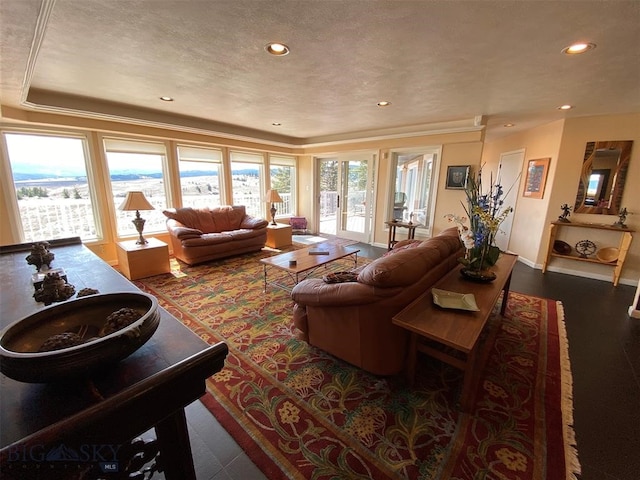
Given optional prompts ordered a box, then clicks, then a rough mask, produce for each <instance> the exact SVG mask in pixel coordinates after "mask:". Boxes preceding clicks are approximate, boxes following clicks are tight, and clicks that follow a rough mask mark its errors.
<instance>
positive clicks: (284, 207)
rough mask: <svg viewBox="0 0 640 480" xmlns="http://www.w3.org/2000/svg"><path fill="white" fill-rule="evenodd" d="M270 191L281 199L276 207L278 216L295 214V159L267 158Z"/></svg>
mask: <svg viewBox="0 0 640 480" xmlns="http://www.w3.org/2000/svg"><path fill="white" fill-rule="evenodd" d="M269 173H270V180H271V187H270V188H271V189H273V190H277V191H278V193H279V194H280V197H281V198H282V203H281V204H280V205H278V216H281V215H282V216H292V215H294V214H295V212H296V204H295V200H296V199H295V191H296V159H295V157H285V156H276V155H271V156H269Z"/></svg>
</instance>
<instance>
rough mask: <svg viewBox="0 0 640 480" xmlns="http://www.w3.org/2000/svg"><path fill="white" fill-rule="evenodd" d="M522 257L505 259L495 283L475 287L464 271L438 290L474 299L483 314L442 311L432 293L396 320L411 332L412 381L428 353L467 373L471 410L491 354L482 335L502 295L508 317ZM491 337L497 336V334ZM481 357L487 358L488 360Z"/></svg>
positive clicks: (464, 403)
mask: <svg viewBox="0 0 640 480" xmlns="http://www.w3.org/2000/svg"><path fill="white" fill-rule="evenodd" d="M517 259H518V257H517V255H510V254H506V253H503V254H501V255H500V258H499V259H498V262H497V263H496V265H495V266H494V267H493V268H492V270H493V271H494V272H495V273H496V274H497V278H496V279H495V280H494V281H493V282H491V283H473V282H470V281H468V280H465V279H463V278H462V276H461V275H460V268H461V267H458V268H456V269H454V270H452V271H451V272H449V273H448V274H447V275H445V276H444V277H443V278H442V279H441V280H439V281H438V282H437V283H436V284H435V285H433V287H434V288H439V289H442V290H448V291H451V292H456V293H472V294H473V295H474V297H475V300H476V304H477V306H478V308H479V311H477V312H475V311H466V310H455V309H445V308H441V307H439V306H437V305H435V304H434V303H433V295H432V293H431V289H429V290H427V291H426V292H425V293H424V294H423V295H421V296H420V297H418V298H417V299H416V300H415V301H413V302H412V303H411V304H409V305H408V306H407V307H406V308H404V310H402V311H401V312H400V313H398V314H397V315H395V316H394V317H393V320H392V321H393V323H394V324H395V325H398V326H399V327H402V328H404V329H406V330H408V331H409V332H410V334H411V335H410V340H409V352H408V357H407V377H408V379H409V382H410V383H413V382H414V380H415V370H416V356H417V352H418V351H420V352H423V353H426V354H428V355H430V356H432V357H434V358H437V359H439V360H441V361H443V362H446V363H448V364H450V365H453V366H454V367H456V368H459V369H461V370H462V371H464V382H463V386H462V393H461V395H460V407H461V409H462V410H469V408H470V407H471V402H472V400H473V398H472V397H473V392H474V391H475V385H476V382H477V377H478V375H479V373H480V372H481V371H482V369H483V368H484V363H485V361H486V356H487V353H488V352H486V351H484V352H481V350H482V349H481V348H480V344H481V343H483V344H487V343H489V342H479V341H478V340H479V338H480V333H481V332H482V330H483V329H484V327H485V325H486V323H487V320H488V319H489V316H490V315H491V312H492V311H493V307H494V306H495V303H496V301H497V300H498V297H499V296H500V293H501V292H502V291H504V299H503V301H502V307H501V309H500V314H501V315H504V313H505V310H506V308H507V300H508V297H509V284H510V282H511V272H512V270H513V266H514V265H515V263H516V261H517ZM493 330H494V331H493V332H489V333H490V337H489V338H491V336H492V335H495V332H496V330H497V329H493ZM480 353H483V354H482V355H481V354H480Z"/></svg>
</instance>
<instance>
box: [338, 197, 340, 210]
mask: <svg viewBox="0 0 640 480" xmlns="http://www.w3.org/2000/svg"><path fill="white" fill-rule="evenodd" d="M337 208H340V195H338V205H337Z"/></svg>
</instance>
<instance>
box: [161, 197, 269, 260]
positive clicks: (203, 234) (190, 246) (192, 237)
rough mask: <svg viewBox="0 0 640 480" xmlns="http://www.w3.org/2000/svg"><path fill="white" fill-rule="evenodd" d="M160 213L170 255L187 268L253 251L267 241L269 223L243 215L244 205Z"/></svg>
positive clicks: (260, 247) (181, 209)
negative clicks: (168, 239) (167, 237)
mask: <svg viewBox="0 0 640 480" xmlns="http://www.w3.org/2000/svg"><path fill="white" fill-rule="evenodd" d="M162 213H164V215H165V216H166V217H167V230H168V231H169V238H170V241H171V247H172V248H173V254H174V255H175V256H176V258H178V259H180V260H182V261H183V262H185V263H187V264H189V265H194V264H196V263H202V262H207V261H209V260H215V259H217V258H223V257H229V256H232V255H238V254H241V253H248V252H256V251H259V250H261V249H262V248H263V247H264V245H265V242H266V240H267V225H268V223H269V222H267V220H264V219H262V218H256V217H252V216H250V215H247V214H246V211H245V207H244V206H235V205H234V206H223V207H217V208H212V209H209V208H189V207H185V208H178V209H174V208H171V209H167V210H165V211H163V212H162Z"/></svg>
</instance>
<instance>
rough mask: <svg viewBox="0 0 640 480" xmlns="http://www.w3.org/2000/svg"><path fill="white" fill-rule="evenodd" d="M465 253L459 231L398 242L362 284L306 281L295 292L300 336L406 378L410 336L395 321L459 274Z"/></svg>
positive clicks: (363, 272) (365, 272) (365, 271)
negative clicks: (437, 284)
mask: <svg viewBox="0 0 640 480" xmlns="http://www.w3.org/2000/svg"><path fill="white" fill-rule="evenodd" d="M463 252H464V251H463V248H462V243H461V242H460V239H459V237H458V230H457V228H455V227H454V228H449V229H447V230H444V231H443V232H441V233H440V234H439V235H437V236H435V237H432V238H429V239H427V240H425V241H420V240H403V241H401V242H398V243H397V244H396V245H395V247H394V248H393V250H391V251H389V252H388V253H386V254H385V255H384V256H383V257H380V258H378V259H376V260H375V261H373V262H371V263H370V264H368V265H365V266H364V267H359V268H358V269H356V270H355V272H356V273H358V275H357V279H356V281H349V282H345V283H326V282H325V281H324V280H323V279H320V278H315V279H306V280H303V281H302V282H300V283H298V284H297V285H296V286H295V287H294V288H293V290H292V291H291V297H292V298H293V301H294V302H295V304H294V310H293V322H294V325H295V327H296V329H297V332H296V336H297V337H298V338H299V339H301V340H304V341H306V342H308V343H309V344H311V345H314V346H316V347H318V348H320V349H322V350H324V351H326V352H328V353H330V354H332V355H334V356H336V357H338V358H340V359H342V360H345V361H347V362H349V363H351V364H353V365H355V366H357V367H360V368H362V369H363V370H366V371H368V372H371V373H373V374H376V375H393V374H396V373H398V372H400V371H401V370H402V368H403V366H404V362H405V356H406V351H407V345H408V333H407V331H406V330H404V329H401V328H400V327H397V326H395V325H393V323H392V321H391V317H393V315H395V314H396V313H398V312H400V311H401V310H402V309H403V308H404V307H405V306H407V305H409V303H411V302H412V301H413V300H415V299H416V298H417V297H419V296H420V295H421V294H423V293H424V292H425V291H427V290H428V289H429V287H431V286H432V285H433V284H434V283H435V282H437V281H438V280H439V279H440V278H442V277H443V276H444V275H445V274H446V273H448V272H449V271H450V270H451V269H453V268H455V267H456V265H458V261H457V259H458V258H459V257H461V256H462V255H463Z"/></svg>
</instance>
